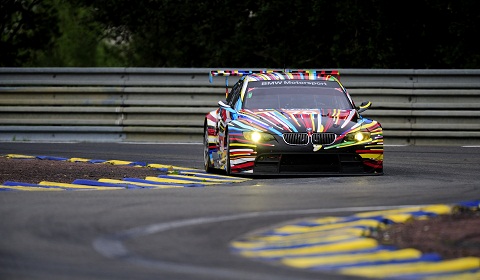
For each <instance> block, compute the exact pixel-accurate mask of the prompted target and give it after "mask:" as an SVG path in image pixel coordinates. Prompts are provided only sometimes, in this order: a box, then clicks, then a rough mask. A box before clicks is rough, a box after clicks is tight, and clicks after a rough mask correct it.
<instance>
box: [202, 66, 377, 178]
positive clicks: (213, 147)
mask: <svg viewBox="0 0 480 280" xmlns="http://www.w3.org/2000/svg"><path fill="white" fill-rule="evenodd" d="M215 76H225V77H226V78H228V77H229V76H240V78H239V81H238V82H237V83H235V85H233V87H232V88H231V90H230V91H228V83H227V85H226V86H227V96H226V100H225V101H219V102H218V105H219V108H218V109H217V110H214V111H211V112H210V113H208V114H207V115H206V117H205V123H204V163H205V170H206V171H207V172H215V171H219V170H221V171H224V172H226V174H232V175H235V174H237V175H299V174H300V175H302V174H311V175H314V174H318V175H354V174H372V175H380V174H383V132H382V127H381V125H380V123H379V122H377V121H374V120H371V119H368V118H364V117H362V116H361V115H360V113H362V112H363V111H365V110H366V109H368V108H369V107H370V106H371V103H370V102H363V103H362V104H361V105H360V106H359V107H356V106H355V104H354V102H353V101H352V99H351V97H350V95H349V94H348V92H347V90H346V89H345V88H344V87H343V85H342V84H341V83H340V81H339V77H340V75H339V73H338V71H313V70H311V71H211V73H210V79H212V78H213V77H215ZM227 81H228V80H227Z"/></svg>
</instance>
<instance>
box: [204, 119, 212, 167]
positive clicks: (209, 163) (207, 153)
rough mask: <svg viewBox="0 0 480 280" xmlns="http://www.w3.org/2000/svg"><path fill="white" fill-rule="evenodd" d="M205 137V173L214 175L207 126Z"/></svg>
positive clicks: (205, 127)
mask: <svg viewBox="0 0 480 280" xmlns="http://www.w3.org/2000/svg"><path fill="white" fill-rule="evenodd" d="M203 130H204V137H203V164H204V167H205V172H207V173H212V172H213V166H212V163H211V161H210V153H209V149H208V146H209V142H208V129H207V126H206V125H205V126H204V128H203Z"/></svg>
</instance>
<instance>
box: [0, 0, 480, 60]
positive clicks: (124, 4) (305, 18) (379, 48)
mask: <svg viewBox="0 0 480 280" xmlns="http://www.w3.org/2000/svg"><path fill="white" fill-rule="evenodd" d="M0 11H2V13H1V17H0V29H1V32H2V35H1V40H0V66H16V67H22V66H40V67H44V66H59V67H63V66H72V67H81V66H91V67H101V66H107V67H108V66H121V67H260V68H265V67H266V68H284V67H285V68H417V69H418V68H420V69H423V68H425V69H428V68H430V69H432V68H445V69H452V68H480V48H479V47H478V45H477V43H476V41H477V38H476V37H477V35H478V32H479V30H480V13H479V11H480V1H476V0H463V1H462V0H459V1H454V0H415V1H412V0H404V1H384V0H383V1H382V0H362V1H360V0H344V1H326V0H316V1H315V0H313V1H291V0H289V1H287V0H275V1H256V0H242V1H228V0H196V1H190V0H149V1H143V0H141V1H138V0H104V1H93V0H72V1H65V0H43V1H42V0H1V2H0Z"/></svg>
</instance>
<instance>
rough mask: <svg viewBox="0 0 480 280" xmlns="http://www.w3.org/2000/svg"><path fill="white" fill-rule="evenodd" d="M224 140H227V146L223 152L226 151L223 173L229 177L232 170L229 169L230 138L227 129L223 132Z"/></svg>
mask: <svg viewBox="0 0 480 280" xmlns="http://www.w3.org/2000/svg"><path fill="white" fill-rule="evenodd" d="M225 138H227V141H226V142H227V145H226V147H225V150H226V151H227V160H226V163H225V173H227V175H230V174H231V172H232V169H231V166H230V137H229V135H228V129H227V130H225Z"/></svg>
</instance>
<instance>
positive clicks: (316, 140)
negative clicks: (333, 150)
mask: <svg viewBox="0 0 480 280" xmlns="http://www.w3.org/2000/svg"><path fill="white" fill-rule="evenodd" d="M335 138H337V136H336V135H335V133H314V134H313V135H312V143H313V144H316V145H325V144H332V143H333V142H334V141H335Z"/></svg>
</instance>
